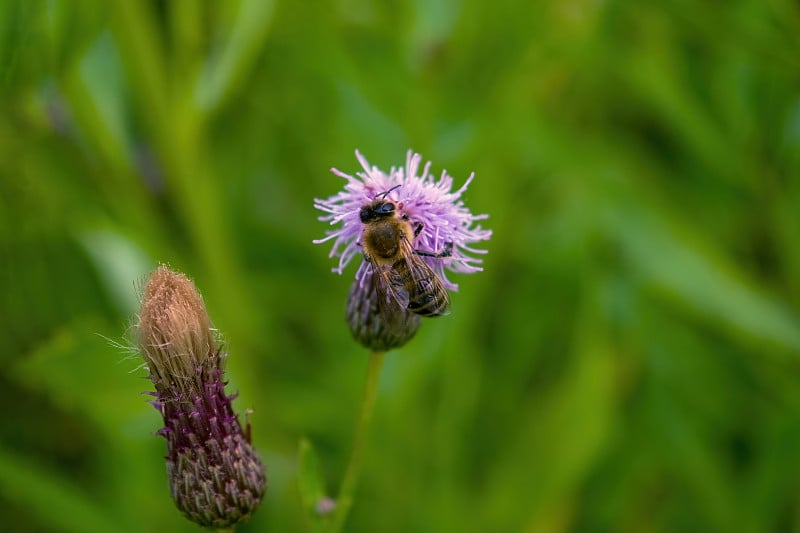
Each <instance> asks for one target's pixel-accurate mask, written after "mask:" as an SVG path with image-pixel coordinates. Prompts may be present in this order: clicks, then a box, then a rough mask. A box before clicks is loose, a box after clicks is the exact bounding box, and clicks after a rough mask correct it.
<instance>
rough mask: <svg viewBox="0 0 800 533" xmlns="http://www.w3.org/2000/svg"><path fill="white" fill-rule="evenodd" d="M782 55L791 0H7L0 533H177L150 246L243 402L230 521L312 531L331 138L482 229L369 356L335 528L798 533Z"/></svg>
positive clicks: (799, 324)
mask: <svg viewBox="0 0 800 533" xmlns="http://www.w3.org/2000/svg"><path fill="white" fill-rule="evenodd" d="M799 58H800V7H798V4H797V2H792V1H790V0H769V1H758V0H736V1H733V2H729V3H724V4H719V3H697V2H687V1H685V0H667V1H664V2H658V3H642V2H621V1H618V0H610V1H607V2H590V1H586V0H570V1H568V2H561V1H550V2H523V1H519V0H517V1H511V0H498V1H495V2H480V1H477V0H474V1H470V2H455V1H447V0H444V1H436V2H410V3H402V2H400V3H398V2H391V3H371V2H363V1H360V0H336V1H329V2H262V1H259V0H238V1H232V2H207V3H206V2H196V1H193V0H175V1H170V2H146V1H141V2H137V1H125V2H100V1H99V0H79V1H74V2H48V1H44V0H31V1H29V0H5V1H2V2H0V97H1V98H0V287H1V288H2V290H0V316H2V318H3V326H2V330H1V331H0V333H2V334H3V338H4V339H5V349H4V350H3V352H2V353H3V355H2V356H1V357H2V363H3V364H2V366H0V368H2V370H0V385H2V387H0V391H2V392H0V403H2V405H3V406H4V407H3V422H2V424H0V442H1V443H2V445H0V516H1V517H2V520H3V524H4V527H2V528H0V529H6V528H7V529H9V530H13V531H19V532H28V531H109V530H111V529H112V528H113V529H114V530H118V529H119V530H122V529H121V528H123V527H124V528H127V529H126V530H130V531H156V530H158V531H193V530H196V528H195V526H193V525H192V524H191V523H189V522H188V521H186V520H185V519H184V518H183V517H182V516H181V515H180V513H179V512H178V511H177V510H176V509H175V507H174V505H173V503H172V502H171V500H170V497H169V493H168V484H167V480H166V472H165V466H164V462H163V455H164V453H165V445H164V442H163V440H162V439H161V438H159V437H156V436H154V434H153V433H154V432H155V431H156V430H157V429H158V428H159V427H160V424H161V421H160V419H159V416H158V413H157V412H156V411H155V410H154V409H152V408H151V407H150V406H148V404H147V399H148V397H147V396H146V395H142V394H141V393H142V392H144V391H149V390H151V386H150V383H149V382H148V381H147V380H146V379H144V378H145V372H144V371H143V370H142V369H141V368H140V364H141V362H140V360H138V359H137V358H136V357H135V356H133V355H132V353H131V352H130V350H129V349H127V348H126V347H127V346H128V345H129V344H130V340H129V338H128V336H129V334H128V333H127V329H128V327H129V325H130V323H131V320H132V317H133V315H134V313H135V312H136V302H137V299H136V298H137V295H136V285H137V283H139V282H140V281H141V279H142V278H143V276H145V275H146V274H147V272H148V271H149V270H150V269H152V268H153V267H155V265H156V264H157V263H158V262H166V263H169V264H170V265H171V266H173V267H174V268H176V269H179V270H182V271H184V272H186V273H187V274H188V275H189V276H190V277H192V278H193V279H194V280H195V281H196V283H197V285H198V287H199V288H200V289H201V291H202V292H203V294H204V297H205V300H206V303H207V305H208V306H209V312H210V314H211V316H212V319H213V320H214V322H215V325H216V326H217V327H218V328H219V329H220V331H222V332H223V333H224V335H225V337H226V339H227V345H228V347H229V349H230V358H229V364H228V378H229V379H230V384H229V392H233V391H236V390H238V391H240V396H239V398H238V399H237V400H236V402H235V406H236V407H237V408H238V410H239V411H240V412H243V411H244V410H245V409H247V408H252V409H253V410H254V412H253V414H252V415H251V416H250V417H249V420H250V422H251V424H252V428H253V440H254V443H255V445H256V447H257V448H258V450H259V451H260V453H261V454H262V458H263V459H264V462H265V463H266V465H267V473H268V478H269V490H268V493H267V497H266V498H265V502H264V504H263V507H262V508H261V509H260V510H259V511H258V512H257V513H256V515H255V516H254V517H253V519H252V521H251V522H250V523H248V524H246V525H245V526H242V527H241V528H240V529H239V530H240V531H242V532H245V531H304V530H306V529H308V528H309V527H312V526H314V522H313V520H312V521H310V520H309V516H310V515H311V514H313V512H314V508H313V503H314V500H316V499H318V496H320V495H322V494H332V493H334V492H335V489H336V487H338V484H339V482H340V480H341V477H342V474H343V470H344V467H345V463H346V461H347V457H348V453H349V448H350V445H351V442H352V429H353V427H354V425H355V419H356V416H357V410H358V409H357V407H358V401H359V397H360V394H361V391H362V380H363V376H364V372H365V368H366V364H367V356H368V354H367V353H365V351H364V350H363V349H361V348H359V346H358V345H357V344H356V343H355V342H353V341H352V339H350V337H349V333H348V331H347V328H346V325H345V322H344V301H345V298H346V294H347V290H348V287H349V284H350V276H351V275H352V272H353V271H354V270H355V268H354V267H352V268H351V271H350V272H348V273H347V275H345V276H342V277H339V276H336V275H334V274H331V273H330V268H331V267H332V266H333V263H332V260H331V259H329V258H328V257H327V253H328V249H327V248H325V247H322V246H314V245H313V244H312V243H311V240H312V239H314V238H318V237H320V236H322V235H323V234H324V231H325V229H326V227H325V226H324V224H322V223H320V222H318V221H317V220H316V216H317V214H318V213H316V212H315V210H314V209H313V207H312V199H313V198H314V197H327V196H329V195H331V194H333V193H334V192H335V191H336V190H338V188H339V187H340V185H341V180H340V179H339V178H336V177H335V176H333V175H332V174H330V173H329V172H328V169H329V168H330V167H333V166H335V167H337V168H339V169H342V170H343V171H349V172H354V171H356V170H358V168H357V162H356V160H355V158H354V157H353V150H354V149H355V148H358V149H360V150H361V151H362V153H364V154H365V156H366V157H367V158H368V159H369V160H370V161H371V162H372V163H374V164H376V165H378V166H380V167H381V168H385V169H388V168H389V167H390V166H392V165H400V164H402V163H403V162H404V159H405V152H406V150H407V149H409V148H413V149H414V150H416V151H418V152H420V153H422V154H423V157H424V158H425V159H426V160H428V159H431V160H432V161H433V167H432V170H433V171H434V173H435V174H436V173H438V172H440V171H441V170H442V169H443V168H446V169H447V170H448V171H449V173H450V174H452V175H453V176H454V177H455V179H456V183H457V184H458V185H460V183H463V180H464V179H466V177H467V176H468V175H469V173H470V172H472V171H475V173H476V179H475V181H474V182H473V184H472V185H471V186H470V189H469V191H468V193H467V197H466V199H465V200H466V202H467V205H468V206H469V207H470V209H471V210H472V211H473V212H475V213H489V214H490V219H489V220H488V221H487V223H486V226H487V227H490V228H492V229H493V230H494V237H493V238H492V240H491V241H489V242H488V244H487V248H488V249H489V254H488V255H487V256H486V261H485V265H484V266H485V271H484V272H483V273H480V274H476V275H472V276H460V277H457V279H456V281H457V282H458V283H459V284H460V286H461V290H460V292H458V293H456V294H454V295H453V313H452V315H450V316H448V317H446V318H441V319H435V320H427V321H425V323H424V324H423V326H422V328H421V330H420V332H419V334H418V335H417V336H416V337H415V338H414V339H413V341H412V342H410V343H409V344H408V345H407V346H405V347H404V348H402V349H400V350H397V351H395V352H391V353H389V354H388V355H387V358H386V366H385V367H384V369H383V375H382V380H381V388H380V389H379V391H378V398H377V404H376V411H375V416H374V421H373V427H372V431H371V433H370V435H369V438H368V441H369V442H368V443H367V446H366V448H365V456H364V464H363V469H362V479H361V482H360V485H359V487H358V490H357V493H356V495H355V500H354V505H353V508H352V511H351V515H350V518H349V519H348V523H347V525H346V528H345V529H346V531H382V532H395V531H396V532H410V531H413V532H418V531H419V532H442V531H463V532H469V531H475V532H484V531H485V532H489V531H492V532H494V531H537V532H538V531H564V530H580V531H583V530H589V531H594V530H597V531H637V532H638V531H643V530H653V531H752V532H760V531H770V530H774V531H786V530H792V529H798V528H800V515H798V512H797V509H798V506H797V498H798V496H797V495H798V489H799V488H800V454H798V449H800V385H799V384H798V383H799V382H800V371H799V370H798V369H799V368H800V367H798V356H800V312H799V310H800V216H798V213H800V181H798V176H800V155H799V154H800V59H799ZM305 438H308V439H309V440H310V441H313V442H314V444H315V447H316V452H314V451H313V450H312V449H311V447H310V445H309V444H308V441H305V440H303V439H305ZM298 443H303V444H301V447H300V454H299V457H298ZM319 465H322V466H323V468H319ZM319 476H322V477H319ZM298 478H299V479H298ZM298 482H299V486H300V488H301V490H300V491H298ZM299 494H302V495H304V498H303V499H302V501H301V498H300V497H299Z"/></svg>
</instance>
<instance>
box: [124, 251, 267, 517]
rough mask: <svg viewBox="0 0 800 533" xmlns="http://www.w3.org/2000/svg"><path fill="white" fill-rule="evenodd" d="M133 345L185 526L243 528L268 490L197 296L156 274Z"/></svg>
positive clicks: (186, 285)
mask: <svg viewBox="0 0 800 533" xmlns="http://www.w3.org/2000/svg"><path fill="white" fill-rule="evenodd" d="M137 330H138V345H139V350H140V352H141V354H142V357H143V358H144V360H145V362H146V364H147V368H148V370H149V373H150V380H151V381H152V382H153V384H154V385H155V388H156V392H155V393H153V396H155V398H156V400H154V401H153V402H151V403H152V404H153V406H154V407H155V408H156V409H158V411H159V412H160V413H161V415H162V416H163V418H164V427H163V428H162V429H161V430H159V431H158V434H159V435H161V436H163V437H164V438H165V439H166V441H167V457H166V459H167V473H168V475H169V482H170V487H171V489H172V498H173V500H174V501H175V504H176V505H177V506H178V508H179V509H180V510H181V511H182V512H183V513H184V515H186V517H187V518H189V519H190V520H192V521H193V522H196V523H198V524H200V525H202V526H206V527H213V528H222V527H228V526H232V525H234V524H237V523H239V522H242V521H244V520H246V519H247V518H248V517H249V516H250V514H251V513H252V512H253V511H254V510H255V509H256V507H258V505H259V504H260V503H261V499H262V497H263V495H264V491H265V490H266V477H265V474H264V466H263V464H262V463H261V460H260V459H259V457H258V455H257V454H256V451H255V449H254V448H253V446H252V445H251V443H250V426H249V424H245V427H244V428H242V426H241V424H240V423H239V418H238V417H237V416H236V413H235V412H234V411H233V405H232V402H233V399H234V398H235V395H233V396H228V395H226V394H225V382H224V381H223V379H222V376H223V363H224V360H225V357H226V354H225V353H224V352H223V351H222V349H221V347H220V345H219V341H218V340H217V338H216V335H215V330H214V329H213V328H212V326H211V320H210V319H209V317H208V313H207V312H206V308H205V305H204V304H203V300H202V297H201V296H200V293H199V292H197V289H195V287H194V284H193V283H192V282H191V281H190V280H189V279H188V278H187V277H186V276H184V275H182V274H178V273H176V272H172V271H170V270H169V269H168V268H166V267H164V266H161V267H159V268H158V269H157V270H156V271H155V272H153V274H152V275H151V276H150V279H149V280H148V281H147V284H146V285H145V288H144V294H143V297H142V305H141V309H140V311H139V323H138V325H137Z"/></svg>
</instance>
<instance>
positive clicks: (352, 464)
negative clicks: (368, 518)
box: [331, 352, 386, 533]
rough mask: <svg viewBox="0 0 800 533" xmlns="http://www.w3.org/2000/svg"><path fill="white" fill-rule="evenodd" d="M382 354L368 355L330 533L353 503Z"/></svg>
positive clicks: (338, 527)
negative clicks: (348, 458)
mask: <svg viewBox="0 0 800 533" xmlns="http://www.w3.org/2000/svg"><path fill="white" fill-rule="evenodd" d="M384 355H386V352H372V353H371V354H370V356H369V364H368V366H367V379H366V381H365V383H364V397H363V398H362V400H361V412H360V413H359V415H358V423H357V425H356V432H355V437H354V440H353V450H352V451H351V452H350V460H349V461H348V463H347V469H346V470H345V472H344V478H343V479H342V485H341V487H340V489H339V498H338V501H337V503H336V514H335V515H334V522H333V528H332V529H331V533H339V531H341V530H342V526H344V522H345V520H347V514H348V513H349V512H350V507H351V506H352V505H353V492H354V491H355V489H356V485H358V478H359V475H360V473H361V461H362V459H363V455H364V443H365V441H366V438H367V433H368V432H369V424H370V421H371V420H372V411H373V409H374V407H375V396H376V393H377V391H378V381H380V373H381V366H382V365H383V356H384Z"/></svg>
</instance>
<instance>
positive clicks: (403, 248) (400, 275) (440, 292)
mask: <svg viewBox="0 0 800 533" xmlns="http://www.w3.org/2000/svg"><path fill="white" fill-rule="evenodd" d="M397 187H399V185H397V186H395V187H392V188H391V189H389V190H388V191H386V192H383V193H380V194H378V195H376V196H375V199H374V200H373V201H372V202H370V203H368V204H366V205H365V206H363V207H362V208H361V212H360V213H359V216H360V218H361V224H362V225H363V232H362V238H361V245H362V247H363V250H364V258H365V259H366V260H367V261H369V263H370V264H371V265H372V270H373V272H374V275H375V276H377V283H376V284H375V287H376V290H377V294H378V303H379V305H380V306H381V310H382V312H384V313H386V312H390V310H391V306H393V305H399V306H400V308H401V309H407V310H408V311H411V312H412V313H416V314H418V315H421V316H440V315H444V314H447V313H448V311H449V308H450V296H449V295H448V294H447V289H445V287H444V285H443V284H442V281H441V280H440V279H439V276H437V275H436V273H435V272H434V271H433V270H432V269H431V268H430V267H429V266H428V264H427V263H425V261H424V260H423V259H422V257H421V256H424V257H448V256H450V255H452V251H453V243H451V242H448V243H445V245H444V249H443V250H442V251H441V252H439V253H433V252H427V251H423V250H414V248H413V246H412V242H413V240H414V239H415V238H416V237H417V236H419V234H420V232H421V231H422V229H423V225H422V223H419V222H418V223H417V224H416V226H412V224H411V222H410V221H409V219H408V215H405V214H403V215H401V214H400V213H399V211H398V207H399V206H398V204H397V203H396V202H394V201H392V200H389V199H387V198H386V196H387V195H388V194H389V193H390V192H392V191H393V190H395V189H396V188H397Z"/></svg>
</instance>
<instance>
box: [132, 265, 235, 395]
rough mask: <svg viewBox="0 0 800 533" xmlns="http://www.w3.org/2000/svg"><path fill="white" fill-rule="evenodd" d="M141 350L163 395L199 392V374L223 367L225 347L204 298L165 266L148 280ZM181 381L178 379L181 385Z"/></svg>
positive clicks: (140, 331) (141, 317)
mask: <svg viewBox="0 0 800 533" xmlns="http://www.w3.org/2000/svg"><path fill="white" fill-rule="evenodd" d="M137 330H138V339H137V341H138V344H139V351H140V352H141V354H142V356H143V357H144V359H145V361H146V362H147V366H148V369H149V370H150V377H151V379H152V380H153V383H154V384H155V385H156V389H157V390H158V391H159V392H164V390H163V388H164V387H171V388H175V387H177V388H178V389H185V388H188V389H190V390H194V386H193V384H192V383H180V377H181V376H185V377H186V378H188V379H189V380H190V381H192V382H193V381H194V376H196V374H197V371H198V370H202V369H205V370H210V369H213V368H219V367H220V365H221V361H220V360H219V346H218V343H217V340H216V338H215V337H214V330H213V329H212V326H211V320H210V319H209V317H208V313H207V312H206V308H205V305H204V304H203V298H202V296H200V293H199V292H198V291H197V289H196V288H195V286H194V283H192V281H191V280H190V279H189V278H187V277H186V276H185V275H183V274H180V273H177V272H173V271H171V270H170V269H168V268H167V267H166V266H164V265H161V266H159V267H158V268H157V269H156V270H155V271H154V272H153V273H152V274H151V275H150V278H149V279H148V280H147V283H146V284H145V286H144V291H143V295H142V304H141V309H140V311H139V323H138V327H137ZM176 380H177V381H176Z"/></svg>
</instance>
